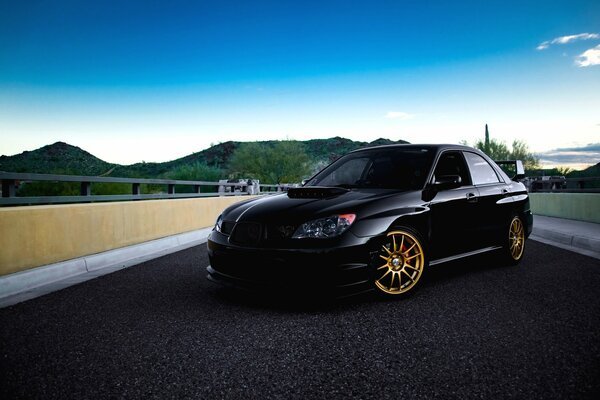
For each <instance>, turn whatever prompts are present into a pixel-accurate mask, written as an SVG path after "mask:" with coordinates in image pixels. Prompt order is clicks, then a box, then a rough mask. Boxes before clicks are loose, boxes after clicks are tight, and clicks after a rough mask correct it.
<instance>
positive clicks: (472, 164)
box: [464, 152, 500, 185]
mask: <svg viewBox="0 0 600 400" xmlns="http://www.w3.org/2000/svg"><path fill="white" fill-rule="evenodd" d="M464 154H465V158H466V159H467V163H468V164H469V168H470V169H471V176H472V177H473V184H474V185H485V184H488V183H498V182H500V179H499V178H498V174H496V171H494V168H492V166H491V165H490V163H488V162H487V161H486V160H485V159H484V158H483V157H481V156H480V155H478V154H475V153H470V152H465V153H464Z"/></svg>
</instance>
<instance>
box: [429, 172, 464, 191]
mask: <svg viewBox="0 0 600 400" xmlns="http://www.w3.org/2000/svg"><path fill="white" fill-rule="evenodd" d="M461 183H462V178H461V177H460V175H442V176H438V177H436V179H435V182H434V183H433V186H434V187H435V189H436V190H437V191H440V190H448V189H454V188H457V187H460V185H461Z"/></svg>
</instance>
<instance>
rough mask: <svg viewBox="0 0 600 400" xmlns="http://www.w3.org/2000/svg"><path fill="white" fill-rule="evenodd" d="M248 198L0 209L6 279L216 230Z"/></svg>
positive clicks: (0, 259)
mask: <svg viewBox="0 0 600 400" xmlns="http://www.w3.org/2000/svg"><path fill="white" fill-rule="evenodd" d="M248 199H249V197H248V196H244V197H211V198H200V199H176V200H147V201H130V202H115V203H94V204H73V205H48V206H27V207H5V208H0V275H6V274H10V273H13V272H18V271H22V270H25V269H29V268H33V267H39V266H42V265H46V264H51V263H55V262H59V261H64V260H70V259H73V258H77V257H82V256H86V255H90V254H95V253H99V252H103V251H107V250H112V249H116V248H119V247H124V246H128V245H132V244H137V243H142V242H146V241H148V240H153V239H158V238H161V237H165V236H170V235H175V234H178V233H183V232H188V231H192V230H195V229H200V228H205V227H209V226H212V225H213V224H214V222H215V219H216V217H217V216H218V215H219V214H220V213H221V211H222V210H223V209H224V208H226V207H227V206H229V205H230V204H233V203H236V202H239V201H242V200H248Z"/></svg>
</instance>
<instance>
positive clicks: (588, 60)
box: [575, 44, 600, 67]
mask: <svg viewBox="0 0 600 400" xmlns="http://www.w3.org/2000/svg"><path fill="white" fill-rule="evenodd" d="M575 64H577V65H578V66H579V67H591V66H592V65H600V44H599V45H598V46H596V47H594V48H591V49H588V50H586V51H584V52H583V53H581V54H580V55H579V56H578V57H577V58H576V59H575Z"/></svg>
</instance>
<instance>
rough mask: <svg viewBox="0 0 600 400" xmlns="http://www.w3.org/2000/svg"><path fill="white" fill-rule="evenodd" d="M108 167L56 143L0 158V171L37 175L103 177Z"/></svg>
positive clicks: (107, 164) (71, 147)
mask: <svg viewBox="0 0 600 400" xmlns="http://www.w3.org/2000/svg"><path fill="white" fill-rule="evenodd" d="M113 167H114V164H109V163H107V162H106V161H103V160H101V159H99V158H97V157H95V156H93V155H91V154H90V153H88V152H87V151H85V150H82V149H80V148H79V147H77V146H71V145H70V144H67V143H64V142H56V143H54V144H50V145H47V146H44V147H40V148H39V149H37V150H33V151H24V152H23V153H21V154H17V155H14V156H0V171H5V172H29V173H39V174H67V175H102V174H105V173H107V172H109V171H110V170H111V168H113Z"/></svg>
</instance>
